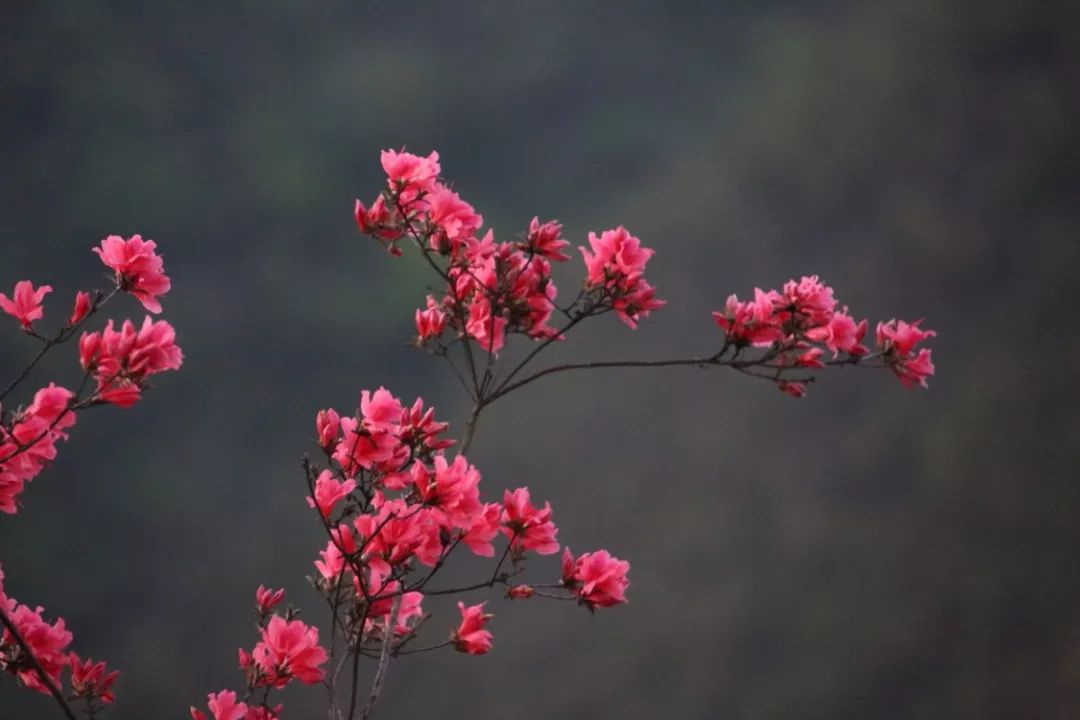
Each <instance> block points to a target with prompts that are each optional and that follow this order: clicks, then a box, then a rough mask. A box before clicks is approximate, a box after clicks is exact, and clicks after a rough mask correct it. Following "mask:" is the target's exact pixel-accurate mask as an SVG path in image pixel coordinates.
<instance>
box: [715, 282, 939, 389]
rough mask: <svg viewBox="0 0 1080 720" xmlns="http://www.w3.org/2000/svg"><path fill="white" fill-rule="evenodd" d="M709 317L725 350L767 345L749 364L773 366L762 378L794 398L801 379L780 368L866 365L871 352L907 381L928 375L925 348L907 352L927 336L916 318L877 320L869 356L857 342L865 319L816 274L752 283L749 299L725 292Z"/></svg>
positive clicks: (918, 380)
mask: <svg viewBox="0 0 1080 720" xmlns="http://www.w3.org/2000/svg"><path fill="white" fill-rule="evenodd" d="M713 319H714V320H715V321H716V324H717V325H718V326H719V327H720V328H721V329H722V330H723V331H724V337H725V343H726V344H725V350H726V349H727V348H728V347H729V346H733V347H735V348H736V352H737V353H738V352H741V349H742V348H745V347H749V346H753V347H758V348H768V351H767V352H766V353H765V355H764V356H761V357H759V358H757V359H755V360H754V362H753V363H752V365H753V366H755V367H759V368H764V369H772V370H775V371H776V372H775V373H774V374H773V375H772V376H771V378H770V377H769V376H768V375H766V376H764V377H766V378H767V379H772V380H773V381H774V382H775V383H776V385H777V386H778V387H779V388H780V390H782V391H783V392H785V393H787V394H789V395H792V396H795V397H802V396H804V395H805V394H806V384H805V382H800V381H798V380H792V379H790V376H789V375H787V374H786V373H787V372H790V371H792V370H798V369H808V368H824V367H826V365H830V364H833V365H839V364H857V363H860V362H863V363H864V364H866V363H865V361H867V360H871V359H873V358H874V357H877V358H883V359H884V362H885V364H887V365H888V366H889V367H891V368H892V369H893V370H894V371H895V372H896V373H897V375H899V376H900V378H901V380H903V381H904V383H905V385H908V386H910V385H912V384H914V383H919V384H921V385H922V386H923V387H925V386H926V378H927V377H929V376H930V375H933V374H934V366H933V363H931V362H930V351H929V350H927V349H925V348H924V349H922V350H921V351H920V352H919V353H918V354H917V355H913V354H912V349H913V347H914V345H915V344H917V343H918V342H919V341H921V340H923V339H925V338H928V337H933V335H934V333H933V331H926V332H922V331H919V330H918V328H917V327H916V326H917V325H918V323H914V324H911V325H909V324H908V323H905V322H903V321H900V323H899V326H897V324H896V321H890V322H889V323H887V324H886V323H879V324H878V333H877V335H878V351H879V353H878V355H877V356H872V355H871V352H870V349H869V348H868V347H866V346H865V345H864V344H863V338H864V337H865V335H866V329H867V321H866V320H860V321H856V320H855V319H854V318H853V317H852V316H851V315H850V314H849V313H848V308H847V306H841V305H840V304H839V302H838V301H837V300H836V298H835V297H834V294H833V289H832V288H831V287H829V286H828V285H825V284H824V283H822V282H821V280H820V279H819V278H818V276H817V275H812V276H804V277H802V278H801V279H799V280H798V281H796V280H789V281H788V282H786V283H785V284H784V286H783V287H782V288H781V289H780V290H768V291H765V290H762V289H761V288H755V289H754V299H753V300H745V301H740V300H739V299H738V298H737V297H736V296H735V295H731V296H729V297H728V299H727V304H726V306H725V309H724V310H723V311H722V312H721V311H717V312H714V313H713ZM826 352H829V353H832V356H831V359H829V360H823V359H822V358H823V357H825V353H826ZM736 366H737V367H738V365H736Z"/></svg>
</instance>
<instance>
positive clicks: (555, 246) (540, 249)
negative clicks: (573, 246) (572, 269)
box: [526, 217, 570, 262]
mask: <svg viewBox="0 0 1080 720" xmlns="http://www.w3.org/2000/svg"><path fill="white" fill-rule="evenodd" d="M569 245H570V243H569V242H567V241H566V240H564V239H563V238H562V224H560V223H559V222H557V221H555V220H548V221H547V222H546V223H543V224H541V223H540V218H538V217H534V218H533V219H532V222H530V223H529V238H528V240H527V241H526V247H527V248H528V249H529V250H530V251H531V252H533V253H536V254H537V255H540V256H542V257H546V258H547V259H549V260H555V261H557V262H563V261H565V260H569V259H570V256H568V255H564V254H563V253H562V249H563V248H565V247H568V246H569Z"/></svg>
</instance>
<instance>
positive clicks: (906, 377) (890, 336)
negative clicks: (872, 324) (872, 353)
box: [877, 320, 937, 387]
mask: <svg viewBox="0 0 1080 720" xmlns="http://www.w3.org/2000/svg"><path fill="white" fill-rule="evenodd" d="M920 322H922V321H921V320H916V321H915V322H913V323H907V322H904V321H903V320H890V321H889V322H880V323H878V325H877V344H878V348H880V349H881V354H882V357H883V358H884V360H885V364H886V365H887V366H888V367H889V368H891V369H892V371H893V372H894V373H896V375H897V377H899V378H900V382H902V383H904V385H906V386H907V387H911V386H913V385H915V384H918V385H922V386H923V387H926V378H928V377H930V376H931V375H933V374H934V363H933V362H932V361H931V360H930V353H931V351H930V350H929V349H928V348H918V351H916V346H917V345H918V344H919V343H921V342H922V341H923V340H927V339H929V338H932V337H934V336H935V335H936V334H937V333H935V332H934V331H933V330H923V329H922V328H920V327H919V323H920Z"/></svg>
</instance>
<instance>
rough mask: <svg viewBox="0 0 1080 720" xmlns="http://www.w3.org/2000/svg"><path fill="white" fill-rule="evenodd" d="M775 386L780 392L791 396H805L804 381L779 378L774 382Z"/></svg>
mask: <svg viewBox="0 0 1080 720" xmlns="http://www.w3.org/2000/svg"><path fill="white" fill-rule="evenodd" d="M776 387H778V388H779V389H780V392H782V393H784V394H785V395H790V396H791V397H793V398H802V397H806V385H805V384H804V383H801V382H791V381H788V380H781V381H780V382H778V383H776Z"/></svg>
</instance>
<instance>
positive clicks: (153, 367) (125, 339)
mask: <svg viewBox="0 0 1080 720" xmlns="http://www.w3.org/2000/svg"><path fill="white" fill-rule="evenodd" d="M183 360H184V355H183V353H182V352H181V350H180V348H179V347H178V346H177V345H176V331H175V330H173V327H172V325H170V324H169V323H167V322H166V321H164V320H157V321H155V320H151V319H150V317H146V318H145V319H144V320H143V324H142V327H141V328H139V329H138V330H136V329H135V324H134V323H133V322H131V321H130V320H125V321H124V324H123V325H122V326H121V327H120V329H119V330H116V329H115V328H114V327H113V321H112V320H110V321H109V323H108V324H107V325H106V326H105V329H104V330H102V331H101V332H89V333H83V335H82V337H81V338H79V362H80V363H81V364H82V366H83V369H84V370H86V372H88V373H92V374H93V376H94V379H95V380H96V381H97V397H98V399H99V400H101V401H102V402H109V403H112V404H114V405H119V406H120V407H131V406H132V405H134V404H135V403H136V402H137V401H138V400H139V398H140V397H141V396H142V389H143V387H144V385H145V383H146V381H147V379H148V378H149V377H150V376H151V375H155V374H157V373H160V372H164V371H166V370H177V369H179V367H180V365H181V364H182V363H183Z"/></svg>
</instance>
